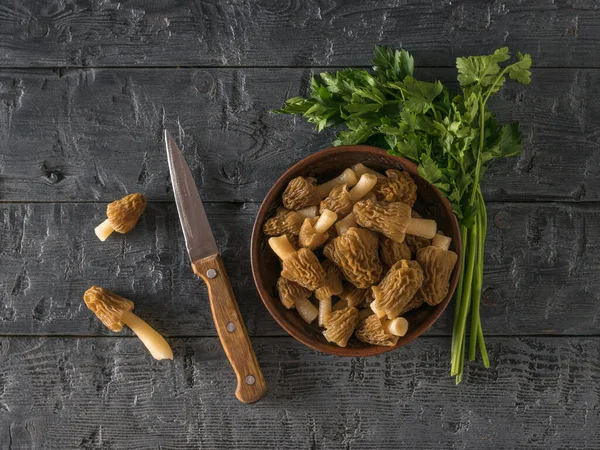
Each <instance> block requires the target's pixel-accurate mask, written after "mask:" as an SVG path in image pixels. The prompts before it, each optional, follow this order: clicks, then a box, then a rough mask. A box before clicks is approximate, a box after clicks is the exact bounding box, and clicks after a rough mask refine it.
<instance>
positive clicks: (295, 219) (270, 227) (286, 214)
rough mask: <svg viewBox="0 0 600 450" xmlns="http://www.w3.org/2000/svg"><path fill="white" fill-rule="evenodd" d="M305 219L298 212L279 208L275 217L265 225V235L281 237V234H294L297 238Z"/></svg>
mask: <svg viewBox="0 0 600 450" xmlns="http://www.w3.org/2000/svg"><path fill="white" fill-rule="evenodd" d="M303 221H304V217H302V216H301V215H300V214H298V213H297V212H296V211H290V210H289V209H285V208H277V213H276V214H275V216H273V217H271V218H270V219H268V220H267V221H266V222H265V224H264V225H263V233H265V234H266V235H267V236H279V235H281V234H292V235H294V236H297V235H298V233H300V227H301V226H302V222H303Z"/></svg>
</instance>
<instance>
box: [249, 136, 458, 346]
mask: <svg viewBox="0 0 600 450" xmlns="http://www.w3.org/2000/svg"><path fill="white" fill-rule="evenodd" d="M357 163H365V164H366V165H367V166H368V167H370V168H372V169H375V170H379V171H383V170H385V169H390V168H396V169H399V170H405V171H407V172H409V173H410V174H411V175H412V177H413V179H414V180H415V182H416V184H417V188H418V190H417V194H418V198H417V203H416V204H415V207H414V209H415V210H416V211H417V212H419V213H420V214H421V215H423V217H426V218H429V219H434V220H435V221H436V222H437V223H438V229H440V230H441V231H442V232H443V233H444V234H446V235H447V236H451V237H452V245H451V247H450V249H451V250H454V251H455V252H456V253H457V254H458V261H459V263H458V264H457V265H456V267H455V268H454V272H453V273H452V277H451V278H450V289H449V291H448V295H447V296H446V298H445V299H444V301H442V302H441V303H440V304H439V305H437V306H434V307H432V306H428V305H424V306H422V307H420V308H418V309H416V310H413V311H410V312H409V313H407V314H406V315H405V316H404V317H406V319H407V320H408V322H409V324H410V326H409V330H408V333H407V334H406V335H405V336H404V337H401V338H400V339H399V340H398V344H397V345H396V346H395V347H383V346H375V345H368V344H365V343H363V342H361V341H359V340H358V339H356V337H354V336H353V337H352V338H351V339H350V341H349V342H348V346H347V347H338V346H337V345H335V344H330V343H329V342H327V340H326V339H325V338H324V337H323V335H322V334H321V331H320V329H319V327H318V326H317V325H316V324H311V325H308V324H306V322H304V321H303V320H302V318H301V317H300V316H299V315H298V313H297V312H296V311H295V310H293V309H292V310H287V309H285V308H284V307H283V306H282V304H281V302H280V301H279V298H278V296H277V288H276V286H275V285H276V283H277V279H278V277H279V272H280V271H281V268H280V264H279V261H278V259H277V256H276V255H275V254H274V253H273V252H272V251H271V249H270V248H269V246H268V244H267V238H266V237H265V236H264V235H263V233H262V228H263V224H264V222H265V220H267V219H268V218H269V217H271V216H272V215H273V214H274V213H275V209H276V208H277V207H278V206H281V194H282V193H283V191H284V190H285V188H286V186H287V185H288V183H289V181H290V180H291V179H293V178H295V177H297V176H305V177H306V176H311V177H315V178H317V180H318V181H319V182H320V183H322V182H324V181H327V180H329V179H331V178H334V177H335V176H337V175H339V174H340V173H341V172H342V171H343V170H344V169H346V168H348V167H350V166H352V165H354V164H357ZM251 248H252V250H251V252H252V255H251V261H252V274H253V276H254V281H255V283H256V287H257V289H258V293H259V294H260V297H261V298H262V301H263V302H264V304H265V306H266V307H267V309H268V310H269V312H270V313H271V315H272V316H273V317H274V318H275V320H276V321H277V322H278V323H279V325H281V326H282V327H283V329H285V330H286V331H287V332H288V333H289V334H291V335H292V336H293V337H295V338H296V339H297V340H299V341H300V342H302V343H304V344H306V345H308V346H309V347H312V348H314V349H315V350H320V351H322V352H325V353H331V354H332V355H339V356H370V355H377V354H380V353H384V352H388V351H390V350H393V349H394V348H398V347H401V346H403V345H406V344H407V343H409V342H410V341H412V340H413V339H415V338H416V337H418V336H420V335H421V334H423V333H424V332H425V331H426V330H427V329H428V328H429V327H430V326H431V325H432V324H433V323H434V322H435V321H436V320H437V319H438V317H440V315H441V314H442V312H443V311H444V309H446V306H448V303H449V302H450V299H451V298H452V295H453V294H454V290H455V289H456V284H457V282H458V274H459V272H460V267H459V265H460V256H461V255H460V249H461V245H460V231H459V227H458V222H457V220H456V217H455V216H454V214H453V213H452V208H451V206H450V203H449V202H448V200H446V199H445V198H444V197H442V195H441V194H440V192H439V191H438V190H437V188H435V187H434V186H432V185H431V184H429V183H428V182H427V181H425V180H424V179H423V178H421V177H419V176H418V175H417V167H416V165H415V164H414V163H412V162H410V161H409V160H407V159H405V158H401V157H397V156H391V155H389V154H387V153H386V152H385V150H383V149H380V148H377V147H369V146H366V145H349V146H343V147H333V148H328V149H325V150H321V151H319V152H316V153H314V154H312V155H310V156H308V157H307V158H304V159H303V160H302V161H300V162H298V163H297V164H295V165H294V166H292V167H291V168H290V169H289V170H288V171H287V172H285V173H284V174H283V175H282V176H281V177H280V178H279V179H278V180H277V182H276V183H275V184H274V185H273V187H272V188H271V190H270V191H269V192H268V194H267V196H266V197H265V199H264V201H263V203H262V205H261V207H260V209H259V210H258V215H257V217H256V222H255V223H254V229H253V231H252V243H251Z"/></svg>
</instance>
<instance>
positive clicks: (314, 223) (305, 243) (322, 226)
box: [298, 209, 337, 250]
mask: <svg viewBox="0 0 600 450" xmlns="http://www.w3.org/2000/svg"><path fill="white" fill-rule="evenodd" d="M336 220H337V214H336V213H334V212H333V211H329V210H328V209H326V210H325V211H323V212H322V213H321V215H320V216H318V218H315V219H304V223H303V224H302V227H301V228H300V234H299V236H298V237H299V242H300V246H301V247H304V248H308V249H310V250H314V249H316V248H317V247H320V246H321V245H323V244H324V243H325V242H326V241H327V240H328V239H329V233H328V230H329V229H330V228H331V226H332V225H333V224H334V223H335V221H336Z"/></svg>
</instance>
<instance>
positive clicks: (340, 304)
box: [331, 300, 348, 311]
mask: <svg viewBox="0 0 600 450" xmlns="http://www.w3.org/2000/svg"><path fill="white" fill-rule="evenodd" d="M347 307H348V302H347V301H346V300H338V301H337V302H335V305H333V307H332V308H331V310H332V311H339V310H340V309H344V308H347Z"/></svg>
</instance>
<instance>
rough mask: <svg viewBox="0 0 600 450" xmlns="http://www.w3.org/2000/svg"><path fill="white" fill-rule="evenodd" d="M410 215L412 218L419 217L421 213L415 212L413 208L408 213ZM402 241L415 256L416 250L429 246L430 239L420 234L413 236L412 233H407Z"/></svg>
mask: <svg viewBox="0 0 600 450" xmlns="http://www.w3.org/2000/svg"><path fill="white" fill-rule="evenodd" d="M410 217H412V218H413V219H421V218H422V217H421V214H419V213H418V212H416V211H415V210H414V209H413V210H412V211H411V213H410ZM404 242H406V245H408V248H409V249H410V252H411V253H412V254H413V255H414V256H416V255H417V252H418V251H419V250H421V249H422V248H425V247H429V246H430V245H431V239H427V238H424V237H421V236H414V235H412V234H407V235H406V237H405V238H404Z"/></svg>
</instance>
